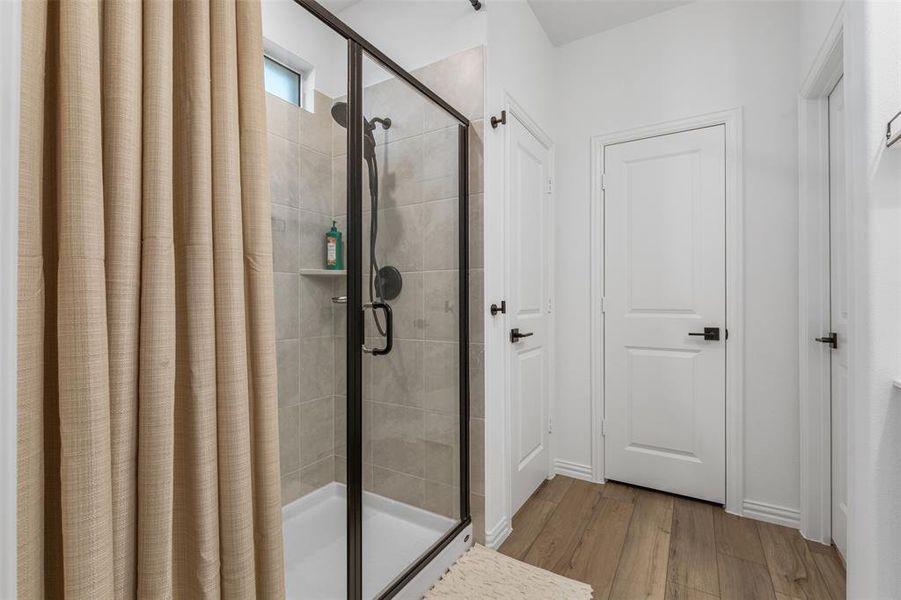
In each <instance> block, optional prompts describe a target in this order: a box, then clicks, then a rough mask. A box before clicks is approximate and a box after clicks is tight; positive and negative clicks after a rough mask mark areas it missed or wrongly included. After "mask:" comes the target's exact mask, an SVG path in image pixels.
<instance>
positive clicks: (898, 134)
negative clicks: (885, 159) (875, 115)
mask: <svg viewBox="0 0 901 600" xmlns="http://www.w3.org/2000/svg"><path fill="white" fill-rule="evenodd" d="M898 117H901V112H898V114H896V115H895V116H894V117H892V119H891V120H890V121H889V122H888V125H886V126H885V147H886V148H891V147H892V146H894V145H895V142H897V141H898V140H901V130H899V131H892V123H894V122H895V121H897V120H898Z"/></svg>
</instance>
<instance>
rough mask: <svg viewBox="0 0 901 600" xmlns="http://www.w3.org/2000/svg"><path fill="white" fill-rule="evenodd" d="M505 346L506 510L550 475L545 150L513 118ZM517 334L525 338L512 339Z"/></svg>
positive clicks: (510, 126) (547, 159)
mask: <svg viewBox="0 0 901 600" xmlns="http://www.w3.org/2000/svg"><path fill="white" fill-rule="evenodd" d="M507 119H508V121H507V128H508V130H507V134H508V135H509V136H510V137H509V139H508V143H509V147H508V156H507V160H508V164H507V178H508V179H507V189H508V190H509V203H510V204H509V207H508V209H509V210H508V218H509V223H508V238H507V242H508V248H507V258H508V260H509V261H510V271H509V272H510V281H509V282H508V290H509V298H508V299H507V312H508V318H507V325H508V327H509V331H508V334H507V335H508V337H507V343H508V344H510V352H509V357H510V404H511V407H510V408H511V424H510V425H511V428H510V429H511V432H510V433H511V435H510V438H511V439H510V442H511V444H510V446H511V459H512V461H513V464H512V482H511V483H512V494H513V498H512V499H513V511H514V512H516V510H518V509H519V507H520V506H522V504H523V503H524V502H525V501H526V500H528V498H529V496H531V495H532V492H534V491H535V489H536V488H537V487H538V486H539V485H540V484H541V482H542V481H544V480H545V479H546V478H547V477H548V475H549V474H550V454H549V450H548V425H549V421H548V392H549V381H548V372H549V371H548V368H549V366H550V360H551V358H550V356H549V354H548V347H547V344H548V327H547V321H548V280H547V278H548V261H547V248H548V230H547V225H546V224H547V222H548V220H547V218H546V216H547V210H548V206H547V204H548V202H547V199H548V192H549V181H548V177H549V172H550V169H549V168H550V157H549V153H548V149H547V148H546V147H544V146H543V145H542V144H541V142H540V141H539V140H538V139H537V138H536V137H535V136H534V135H532V133H531V132H529V130H528V129H526V127H525V126H524V125H523V124H522V123H521V122H520V121H519V120H518V119H517V118H516V117H515V116H513V115H508V117H507ZM514 331H519V333H520V334H522V335H523V336H525V337H518V338H514V337H512V336H513V334H514Z"/></svg>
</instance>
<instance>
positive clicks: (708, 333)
mask: <svg viewBox="0 0 901 600" xmlns="http://www.w3.org/2000/svg"><path fill="white" fill-rule="evenodd" d="M688 335H698V336H704V339H705V340H706V341H708V342H718V341H720V328H719V327H705V328H704V332H703V333H701V332H697V331H693V332H691V333H689V334H688Z"/></svg>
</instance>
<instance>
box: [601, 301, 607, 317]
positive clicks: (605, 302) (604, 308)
mask: <svg viewBox="0 0 901 600" xmlns="http://www.w3.org/2000/svg"><path fill="white" fill-rule="evenodd" d="M606 312H607V298H605V297H601V314H604V313H606Z"/></svg>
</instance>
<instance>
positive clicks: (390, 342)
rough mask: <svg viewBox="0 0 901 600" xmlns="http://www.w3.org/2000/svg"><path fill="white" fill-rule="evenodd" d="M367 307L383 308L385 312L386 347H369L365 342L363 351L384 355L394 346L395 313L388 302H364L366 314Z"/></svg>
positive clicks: (373, 308)
mask: <svg viewBox="0 0 901 600" xmlns="http://www.w3.org/2000/svg"><path fill="white" fill-rule="evenodd" d="M367 308H371V309H372V310H376V309H382V310H383V311H384V313H385V347H384V348H369V347H368V346H366V344H363V352H365V353H366V354H372V355H373V356H384V355H385V354H388V353H389V352H391V348H393V347H394V313H393V312H392V311H391V305H389V304H388V303H386V302H368V303H366V304H364V305H363V313H364V314H365V313H366V309H367ZM364 332H365V329H364Z"/></svg>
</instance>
